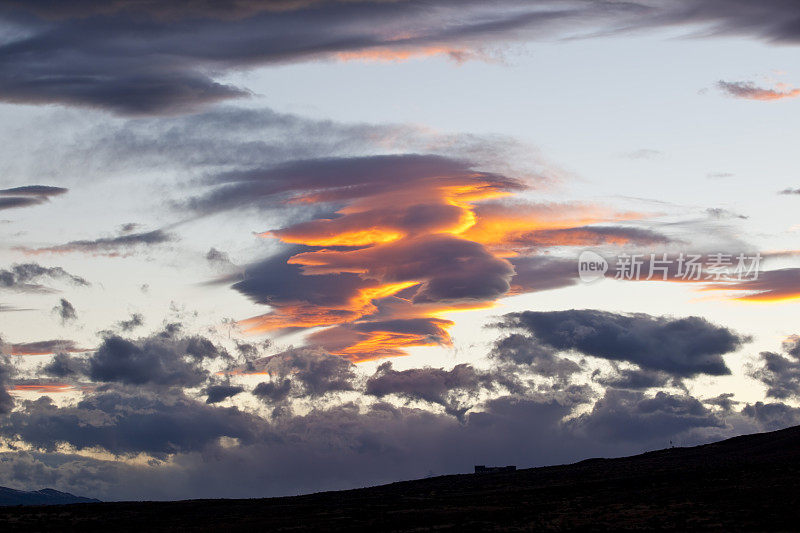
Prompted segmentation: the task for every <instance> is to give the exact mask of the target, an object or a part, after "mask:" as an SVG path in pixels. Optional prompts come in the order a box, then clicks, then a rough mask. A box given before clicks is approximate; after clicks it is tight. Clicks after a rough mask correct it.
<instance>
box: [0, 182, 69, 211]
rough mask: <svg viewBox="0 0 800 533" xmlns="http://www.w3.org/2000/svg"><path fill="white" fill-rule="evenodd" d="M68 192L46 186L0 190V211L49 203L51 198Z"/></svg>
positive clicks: (27, 186) (26, 186)
mask: <svg viewBox="0 0 800 533" xmlns="http://www.w3.org/2000/svg"><path fill="white" fill-rule="evenodd" d="M68 190H69V189H64V188H61V187H51V186H48V185H25V186H22V187H12V188H10V189H0V210H3V209H12V208H15V207H29V206H32V205H39V204H43V203H46V202H47V201H49V199H50V197H51V196H57V195H60V194H65V193H66V192H67V191H68Z"/></svg>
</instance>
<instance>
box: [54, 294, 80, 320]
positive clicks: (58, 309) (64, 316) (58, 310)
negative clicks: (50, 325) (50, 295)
mask: <svg viewBox="0 0 800 533" xmlns="http://www.w3.org/2000/svg"><path fill="white" fill-rule="evenodd" d="M53 312H54V313H55V314H57V315H58V317H59V318H60V319H61V323H62V324H66V323H67V322H71V321H74V320H77V319H78V313H77V312H76V311H75V307H73V305H72V304H71V303H70V302H69V301H68V300H67V299H66V298H61V301H59V302H58V305H56V306H55V307H53Z"/></svg>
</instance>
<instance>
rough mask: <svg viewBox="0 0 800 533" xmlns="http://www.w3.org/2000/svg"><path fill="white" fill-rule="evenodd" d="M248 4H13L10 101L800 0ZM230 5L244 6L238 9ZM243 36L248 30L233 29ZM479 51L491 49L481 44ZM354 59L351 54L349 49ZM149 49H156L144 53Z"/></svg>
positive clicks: (690, 25)
mask: <svg viewBox="0 0 800 533" xmlns="http://www.w3.org/2000/svg"><path fill="white" fill-rule="evenodd" d="M265 5H267V6H269V7H264V6H263V5H262V6H257V5H256V4H254V3H251V2H237V3H236V5H235V6H233V7H232V9H225V10H221V9H219V8H218V7H211V4H208V3H204V4H203V5H202V6H200V7H196V6H195V5H192V7H191V8H189V7H187V6H183V7H179V8H170V9H164V8H161V7H154V6H153V3H151V2H144V3H129V2H118V3H114V4H112V6H111V7H108V8H106V7H104V8H102V9H97V8H90V9H87V8H86V7H84V6H85V4H83V3H82V4H81V7H79V8H77V9H72V8H59V9H58V11H56V12H55V13H57V14H56V15H54V12H53V11H52V10H51V9H47V10H45V9H43V7H42V6H41V5H38V4H36V3H34V4H33V5H28V4H27V3H14V4H11V5H9V4H7V5H4V7H3V8H2V10H1V11H0V16H1V17H2V18H3V19H4V20H5V21H6V23H7V24H10V25H12V26H13V27H16V28H18V33H17V35H16V36H15V37H13V38H12V39H10V40H8V41H7V42H5V43H3V45H2V46H0V66H1V67H2V68H1V69H0V72H2V76H0V98H2V99H3V100H4V101H7V102H18V103H37V104H49V103H61V104H70V105H81V106H92V107H99V108H103V109H108V110H112V111H114V112H117V113H122V114H128V115H148V114H174V113H179V112H185V111H189V110H193V109H195V108H197V107H198V106H202V105H207V104H209V103H213V102H218V101H220V100H225V99H230V98H236V97H243V96H246V95H248V94H249V93H248V92H247V91H246V90H244V89H242V88H238V87H233V86H230V85H225V84H222V83H220V82H219V81H216V80H215V79H214V77H221V76H222V75H224V73H226V72H228V71H231V70H234V69H243V68H244V69H252V68H255V67H258V66H260V65H270V64H280V63H286V62H294V61H307V60H315V59H320V58H329V57H336V55H337V54H348V53H350V54H355V55H356V56H358V54H359V53H362V52H370V51H393V50H399V51H409V50H410V51H414V50H420V49H422V48H424V47H426V46H434V45H435V46H439V47H445V48H447V47H449V48H450V50H449V51H448V54H449V55H450V57H453V58H455V59H457V60H461V59H463V58H465V57H466V58H468V57H471V56H473V55H476V52H475V50H478V49H481V48H484V47H486V46H492V45H495V44H501V43H508V42H514V41H520V40H526V39H530V38H534V37H535V38H542V37H553V38H564V37H572V36H581V35H583V36H585V35H592V34H595V35H596V34H605V33H608V32H611V33H619V32H624V31H629V30H639V29H643V28H653V27H673V26H676V25H683V26H685V27H686V28H687V32H689V31H692V30H697V29H699V28H702V29H703V31H704V34H706V35H715V34H721V35H730V34H744V35H750V36H753V37H756V38H759V39H765V40H769V41H780V42H789V43H796V42H797V41H798V40H800V32H798V31H797V29H796V28H795V27H794V26H793V25H792V24H788V23H787V22H786V21H787V20H794V19H795V18H797V15H798V13H797V8H796V6H794V5H793V4H792V3H791V2H784V1H781V0H767V1H765V2H760V3H758V4H753V3H752V2H745V1H744V0H711V1H708V2H704V3H703V5H702V6H697V5H696V3H694V2H690V1H689V0H679V1H675V2H669V3H662V4H654V3H651V2H643V1H642V2H625V3H614V2H589V1H577V2H570V3H559V4H541V3H535V4H531V3H528V2H522V1H520V0H503V1H501V2H495V3H491V4H486V3H482V2H476V1H465V2H458V3H456V2H452V1H450V0H437V1H434V2H429V3H426V4H424V5H423V4H420V3H418V2H410V1H400V2H384V1H365V2H300V3H287V2H282V3H281V4H280V6H281V8H280V9H276V8H275V7H274V3H272V2H270V3H267V4H265ZM227 7H231V6H226V8H227ZM231 35H236V37H237V38H236V39H235V40H231V39H230V36H231ZM478 55H479V54H478ZM345 57H346V56H345ZM144 58H146V60H145V59H144Z"/></svg>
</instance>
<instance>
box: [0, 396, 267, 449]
mask: <svg viewBox="0 0 800 533" xmlns="http://www.w3.org/2000/svg"><path fill="white" fill-rule="evenodd" d="M254 421H255V420H254V417H253V416H251V415H248V414H246V413H243V412H241V411H239V410H238V409H236V408H219V407H210V406H206V404H203V403H200V402H197V401H194V400H191V399H189V398H187V397H185V396H183V395H180V394H175V395H163V396H155V395H149V394H145V393H143V392H141V391H138V392H130V391H125V390H119V391H116V390H109V391H101V392H99V393H97V394H95V395H92V396H89V397H86V398H84V399H83V400H81V401H79V402H78V403H77V404H75V405H74V406H68V407H57V406H55V405H54V404H53V403H52V402H51V400H50V399H49V398H47V397H44V398H40V399H38V400H36V401H28V402H24V403H23V404H22V405H21V409H19V410H18V411H15V412H13V413H11V415H10V416H9V418H8V423H7V424H4V425H3V428H2V429H0V434H2V435H3V436H5V437H7V438H18V439H22V440H24V441H25V442H28V443H30V444H31V445H33V446H34V447H36V448H40V449H44V450H50V451H52V450H54V449H55V448H56V447H57V446H59V445H60V444H69V445H72V446H74V447H75V448H77V449H85V448H94V447H101V448H103V449H105V450H108V451H109V452H111V453H115V454H138V453H147V454H150V455H152V456H154V457H165V456H166V454H170V453H175V452H180V451H191V450H200V449H203V448H204V447H205V446H207V445H209V444H210V443H213V442H216V441H217V440H218V439H219V438H220V437H222V436H227V437H234V438H242V439H249V438H250V437H251V436H252V435H253V434H254V432H255V430H254Z"/></svg>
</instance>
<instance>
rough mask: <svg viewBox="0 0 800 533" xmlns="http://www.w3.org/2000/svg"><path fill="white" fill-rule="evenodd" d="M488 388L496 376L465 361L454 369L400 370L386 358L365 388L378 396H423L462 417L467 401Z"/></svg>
mask: <svg viewBox="0 0 800 533" xmlns="http://www.w3.org/2000/svg"><path fill="white" fill-rule="evenodd" d="M485 388H489V389H491V388H494V377H493V376H492V375H490V374H488V373H484V372H479V371H477V370H475V368H473V367H472V366H471V365H468V364H465V363H463V364H460V365H456V366H454V367H453V368H452V369H451V370H444V369H441V368H429V367H428V368H413V369H409V370H400V371H398V370H394V369H393V368H392V363H391V362H389V361H387V362H385V363H382V364H381V365H380V366H379V367H378V369H377V371H376V372H375V374H373V375H372V376H371V377H370V378H369V379H368V380H367V383H366V388H365V392H366V394H369V395H372V396H377V397H378V398H382V397H384V396H386V395H389V394H395V395H397V396H400V397H401V398H404V399H407V400H424V401H426V402H430V403H434V404H438V405H441V406H444V407H445V409H446V412H448V413H450V414H453V415H454V416H457V417H458V418H461V417H463V415H464V413H465V412H466V411H467V409H469V406H468V405H467V404H466V403H465V401H466V400H468V399H469V398H470V397H474V396H475V395H477V393H478V392H480V390H481V389H485Z"/></svg>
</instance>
